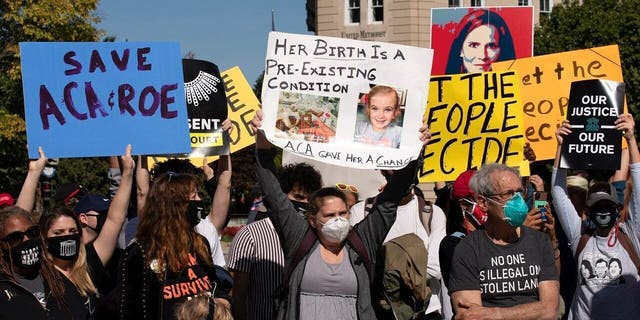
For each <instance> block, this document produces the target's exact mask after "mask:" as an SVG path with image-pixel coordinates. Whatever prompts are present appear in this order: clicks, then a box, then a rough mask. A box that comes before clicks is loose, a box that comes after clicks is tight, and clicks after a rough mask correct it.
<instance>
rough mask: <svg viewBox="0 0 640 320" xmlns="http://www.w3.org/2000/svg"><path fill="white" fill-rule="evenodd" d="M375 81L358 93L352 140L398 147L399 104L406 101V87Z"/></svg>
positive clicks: (399, 128)
mask: <svg viewBox="0 0 640 320" xmlns="http://www.w3.org/2000/svg"><path fill="white" fill-rule="evenodd" d="M401 92H402V94H399V93H398V90H397V89H395V88H393V87H389V86H385V85H376V86H373V87H372V88H371V90H370V91H369V92H368V93H366V94H362V95H361V97H360V100H359V101H360V102H359V103H358V120H357V121H356V127H355V133H354V141H355V142H360V143H366V144H371V145H377V146H384V147H391V148H396V149H397V148H399V147H400V139H401V137H402V118H403V116H402V115H403V112H402V110H401V106H404V101H406V90H403V91H401Z"/></svg>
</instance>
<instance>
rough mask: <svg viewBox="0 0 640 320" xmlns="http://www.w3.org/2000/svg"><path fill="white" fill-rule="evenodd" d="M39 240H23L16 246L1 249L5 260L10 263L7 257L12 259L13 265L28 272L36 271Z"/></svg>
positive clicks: (38, 265)
mask: <svg viewBox="0 0 640 320" xmlns="http://www.w3.org/2000/svg"><path fill="white" fill-rule="evenodd" d="M39 243H40V240H31V239H30V240H27V241H23V242H22V243H21V244H19V245H18V246H16V247H13V248H11V249H10V250H8V249H3V250H2V254H3V255H4V259H5V261H7V262H8V263H11V261H9V258H11V260H13V265H14V266H15V267H17V268H20V269H21V270H24V271H25V272H27V273H29V274H33V273H34V272H38V269H39V268H40V245H39Z"/></svg>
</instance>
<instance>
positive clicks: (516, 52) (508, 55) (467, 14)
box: [430, 6, 533, 75]
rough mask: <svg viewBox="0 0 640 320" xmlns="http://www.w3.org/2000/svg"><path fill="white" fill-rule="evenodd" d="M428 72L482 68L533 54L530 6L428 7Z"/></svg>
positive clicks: (466, 70) (480, 69) (487, 68)
mask: <svg viewBox="0 0 640 320" xmlns="http://www.w3.org/2000/svg"><path fill="white" fill-rule="evenodd" d="M430 43H431V48H433V52H434V57H433V72H432V73H431V74H432V75H442V74H457V73H467V72H485V71H490V70H492V69H491V67H492V64H493V63H494V62H496V61H504V60H513V59H519V58H525V57H531V56H532V55H533V7H530V6H520V7H483V8H478V7H470V8H460V7H458V8H433V9H431V41H430Z"/></svg>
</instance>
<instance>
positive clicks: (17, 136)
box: [0, 0, 107, 196]
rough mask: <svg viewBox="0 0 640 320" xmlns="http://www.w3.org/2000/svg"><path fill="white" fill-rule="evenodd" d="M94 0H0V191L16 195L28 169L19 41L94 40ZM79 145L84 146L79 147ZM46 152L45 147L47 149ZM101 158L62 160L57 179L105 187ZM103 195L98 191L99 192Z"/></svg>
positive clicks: (55, 180)
mask: <svg viewBox="0 0 640 320" xmlns="http://www.w3.org/2000/svg"><path fill="white" fill-rule="evenodd" d="M97 5H98V0H2V1H0V97H2V98H1V99H0V159H2V162H0V190H1V191H3V192H10V193H11V194H13V195H14V196H17V195H18V193H19V191H20V188H21V187H22V182H23V181H24V177H25V175H26V172H27V164H28V159H27V150H26V148H25V146H26V140H27V139H26V134H25V124H24V120H23V118H24V108H23V99H22V78H21V73H20V72H21V71H20V52H19V43H20V42H23V41H97V40H98V39H99V38H100V36H101V32H100V31H99V30H97V29H96V28H95V24H96V23H98V22H99V21H100V19H99V17H98V16H97V15H96V14H95V10H96V8H97ZM79 147H82V146H79ZM45 153H46V150H45ZM105 168H106V167H105V166H104V162H101V161H95V160H88V159H84V160H79V159H73V160H63V161H61V162H60V168H59V171H58V175H57V176H56V178H54V182H59V181H57V180H58V179H64V181H74V180H75V181H77V182H81V183H83V184H84V185H87V186H88V187H89V189H90V190H92V191H95V192H99V191H100V190H104V189H106V185H104V183H103V185H104V186H99V181H101V180H102V179H103V176H104V178H106V172H107V171H106V169H105ZM99 193H102V192H99Z"/></svg>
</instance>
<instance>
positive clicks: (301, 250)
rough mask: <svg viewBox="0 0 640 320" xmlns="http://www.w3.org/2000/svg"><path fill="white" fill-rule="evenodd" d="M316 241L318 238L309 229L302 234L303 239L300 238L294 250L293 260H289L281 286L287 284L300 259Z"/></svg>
mask: <svg viewBox="0 0 640 320" xmlns="http://www.w3.org/2000/svg"><path fill="white" fill-rule="evenodd" d="M317 239H318V237H317V236H316V234H315V232H313V230H312V229H311V228H309V229H307V232H306V233H305V234H304V237H303V238H302V242H300V245H299V246H298V248H297V249H296V252H295V253H294V255H293V260H291V264H290V265H289V266H288V267H287V268H286V270H285V273H284V282H283V283H282V284H284V285H285V286H286V285H288V284H289V279H290V278H291V273H292V272H293V270H294V269H295V268H296V267H297V266H298V263H300V261H302V258H304V256H305V255H306V254H307V252H309V250H311V247H313V244H314V243H315V242H316V240H317Z"/></svg>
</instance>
